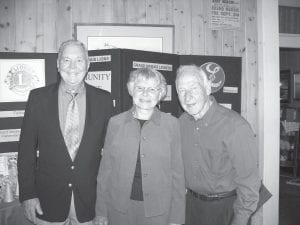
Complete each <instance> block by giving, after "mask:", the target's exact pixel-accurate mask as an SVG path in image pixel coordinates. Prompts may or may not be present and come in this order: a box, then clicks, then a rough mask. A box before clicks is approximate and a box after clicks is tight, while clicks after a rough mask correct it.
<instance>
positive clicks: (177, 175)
mask: <svg viewBox="0 0 300 225" xmlns="http://www.w3.org/2000/svg"><path fill="white" fill-rule="evenodd" d="M171 148H172V149H171V154H172V155H171V170H172V201H171V210H170V215H169V223H175V224H184V223H185V179H184V167H183V160H182V151H181V135H180V128H179V123H178V121H177V120H176V123H175V126H174V127H173V138H172V141H171Z"/></svg>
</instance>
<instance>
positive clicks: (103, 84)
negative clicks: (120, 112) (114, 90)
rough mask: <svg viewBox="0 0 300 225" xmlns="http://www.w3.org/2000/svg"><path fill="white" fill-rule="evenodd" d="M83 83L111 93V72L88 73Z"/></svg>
mask: <svg viewBox="0 0 300 225" xmlns="http://www.w3.org/2000/svg"><path fill="white" fill-rule="evenodd" d="M85 81H86V82H87V83H88V84H90V85H92V86H94V87H96V88H100V89H103V90H106V91H108V92H111V71H90V72H89V73H88V74H87V75H86V78H85Z"/></svg>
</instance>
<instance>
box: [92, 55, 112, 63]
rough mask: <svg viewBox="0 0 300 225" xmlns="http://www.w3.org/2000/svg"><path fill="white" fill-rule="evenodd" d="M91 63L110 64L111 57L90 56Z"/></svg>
mask: <svg viewBox="0 0 300 225" xmlns="http://www.w3.org/2000/svg"><path fill="white" fill-rule="evenodd" d="M89 60H90V63H96V62H110V61H111V55H96V56H89Z"/></svg>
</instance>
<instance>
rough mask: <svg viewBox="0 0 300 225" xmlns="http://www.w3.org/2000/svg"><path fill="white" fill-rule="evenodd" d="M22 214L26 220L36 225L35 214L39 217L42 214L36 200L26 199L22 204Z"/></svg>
mask: <svg viewBox="0 0 300 225" xmlns="http://www.w3.org/2000/svg"><path fill="white" fill-rule="evenodd" d="M22 207H23V209H24V214H25V216H26V218H27V219H28V220H30V221H31V222H33V223H34V224H36V214H35V213H36V212H37V213H38V214H40V215H42V214H43V211H42V208H41V205H40V200H39V199H38V198H33V199H28V200H25V201H24V202H22Z"/></svg>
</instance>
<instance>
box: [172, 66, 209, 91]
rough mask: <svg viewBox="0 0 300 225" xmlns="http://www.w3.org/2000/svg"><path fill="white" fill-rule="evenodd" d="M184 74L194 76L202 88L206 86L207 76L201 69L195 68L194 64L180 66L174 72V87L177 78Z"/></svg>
mask: <svg viewBox="0 0 300 225" xmlns="http://www.w3.org/2000/svg"><path fill="white" fill-rule="evenodd" d="M185 74H191V75H193V76H195V77H196V78H197V79H198V80H199V83H200V84H201V85H203V86H206V84H207V83H208V78H207V75H206V73H205V71H204V70H203V69H202V68H200V67H199V66H196V65H195V64H192V65H181V66H180V67H179V68H178V69H177V71H176V80H175V83H176V86H177V82H178V80H179V78H180V77H181V76H183V75H185Z"/></svg>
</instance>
